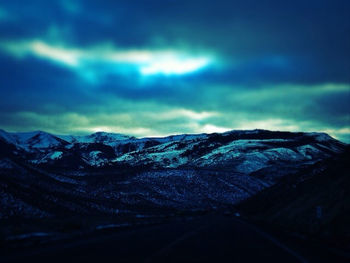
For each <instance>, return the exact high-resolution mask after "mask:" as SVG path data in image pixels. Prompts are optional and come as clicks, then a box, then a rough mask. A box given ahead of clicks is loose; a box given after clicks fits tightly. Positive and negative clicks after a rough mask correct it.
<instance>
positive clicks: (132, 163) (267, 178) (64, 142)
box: [0, 130, 346, 217]
mask: <svg viewBox="0 0 350 263" xmlns="http://www.w3.org/2000/svg"><path fill="white" fill-rule="evenodd" d="M0 144H1V148H2V155H1V158H0V175H1V182H2V184H1V186H0V187H1V188H0V189H1V191H2V194H3V195H5V196H7V197H6V198H5V200H13V202H10V203H9V202H7V201H6V202H5V203H3V206H4V207H6V209H3V210H2V214H1V215H0V217H1V216H2V217H7V216H9V215H13V214H16V215H21V214H23V215H24V214H25V215H26V216H33V215H32V214H31V211H43V214H45V215H46V213H48V214H51V212H52V211H51V212H48V209H47V207H50V206H52V207H57V206H59V207H60V209H58V208H57V209H54V211H61V210H64V211H66V212H68V211H70V212H69V213H73V214H74V211H76V210H75V209H76V208H73V207H74V205H77V204H76V202H78V201H77V200H80V199H81V198H83V200H81V201H79V202H80V203H84V206H88V207H89V208H86V207H85V208H84V209H82V208H79V209H82V210H81V211H85V212H84V213H91V212H92V211H94V213H98V211H100V210H103V211H105V212H106V211H115V209H121V207H124V208H125V209H127V210H129V211H131V210H135V213H136V210H137V209H136V208H137V207H158V208H159V207H163V208H169V209H187V208H188V209H195V208H196V209H197V208H205V209H207V208H213V207H221V206H227V205H232V204H236V203H239V202H240V201H242V200H246V199H247V198H249V197H251V196H254V195H256V194H257V193H259V192H261V191H262V190H264V189H266V188H270V187H271V186H273V185H275V184H276V183H278V182H279V181H280V180H281V179H282V178H284V177H286V176H289V175H292V174H296V173H300V171H302V170H304V169H306V168H307V167H310V166H312V165H315V164H317V163H318V162H321V161H324V160H327V159H329V158H333V157H334V156H337V155H339V154H341V153H342V152H344V151H345V148H346V145H345V144H343V143H341V142H339V141H337V140H335V139H333V138H332V137H330V136H328V135H327V134H324V133H292V132H274V131H266V130H250V131H230V132H225V133H221V134H217V133H214V134H195V135H176V136H169V137H164V138H140V139H138V138H135V137H130V136H125V135H121V134H113V133H103V132H98V133H94V134H91V135H87V136H67V135H64V136H62V135H53V134H49V133H45V132H42V131H36V132H28V133H9V132H5V131H3V130H1V132H0ZM299 179H300V180H303V179H302V175H300V177H299ZM11 185H12V186H13V187H10V186H11ZM28 185H30V189H27V188H28V187H27V186H28ZM36 187H37V192H36V193H35V196H37V198H38V200H39V199H40V200H42V199H45V200H46V202H49V203H50V204H48V205H47V207H46V206H45V207H43V208H41V207H38V203H37V202H36V201H34V202H35V204H32V202H33V200H34V199H35V198H34V199H33V197H31V198H32V200H29V196H32V194H33V193H31V191H33V189H36ZM11 189H12V190H11ZM63 196H64V198H63ZM61 197H62V198H63V199H62V200H61ZM3 200H4V199H3ZM66 200H75V201H74V202H75V204H73V201H71V202H69V203H67V201H66ZM96 200H99V201H98V203H99V205H97V204H96ZM101 200H105V201H106V202H104V201H101ZM79 202H78V203H79ZM107 203H108V206H107V207H105V206H106V204H107ZM14 204H16V205H15V206H13V205H14ZM18 204H20V206H19V207H20V208H18V207H17V205H18ZM27 205H29V207H31V209H29V210H26V209H24V207H27ZM80 205H81V204H80ZM16 207H17V208H16ZM97 207H99V208H97ZM101 207H104V208H101ZM34 208H35V209H34ZM79 209H78V210H79ZM4 211H7V212H4ZM25 211H27V212H25ZM79 211H80V210H79ZM55 213H56V212H55Z"/></svg>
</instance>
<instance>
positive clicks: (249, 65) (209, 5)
mask: <svg viewBox="0 0 350 263" xmlns="http://www.w3.org/2000/svg"><path fill="white" fill-rule="evenodd" d="M349 13H350V1H348V0H308V1H305V0H293V1H281V0H227V1H220V0H216V1H212V0H198V1H196V0H144V1H142V0H118V1H112V0H111V1H101V0H100V1H98V0H94V1H93V0H80V1H79V0H72V1H68V0H60V1H59V0H50V1H47V0H31V1H24V0H2V1H1V2H0V69H1V77H0V128H2V129H5V130H8V131H29V130H45V131H48V132H54V133H59V134H69V133H71V134H84V133H91V132H95V131H101V130H103V131H108V132H118V133H125V134H130V135H135V136H160V135H168V134H179V133H201V132H221V131H226V130H229V129H255V128H262V129H271V130H291V131H324V132H327V133H330V134H331V135H332V136H335V137H337V138H339V139H341V140H344V141H347V142H350V18H349Z"/></svg>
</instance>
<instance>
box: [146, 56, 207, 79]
mask: <svg viewBox="0 0 350 263" xmlns="http://www.w3.org/2000/svg"><path fill="white" fill-rule="evenodd" d="M209 63H210V61H209V59H208V58H204V57H199V58H187V59H180V58H176V57H172V58H166V59H160V61H154V62H151V63H150V64H149V65H146V66H142V67H141V68H140V72H141V74H142V75H146V76H147V75H155V74H163V75H182V74H187V73H191V72H194V71H197V70H199V69H201V68H204V67H206V66H207V65H208V64H209Z"/></svg>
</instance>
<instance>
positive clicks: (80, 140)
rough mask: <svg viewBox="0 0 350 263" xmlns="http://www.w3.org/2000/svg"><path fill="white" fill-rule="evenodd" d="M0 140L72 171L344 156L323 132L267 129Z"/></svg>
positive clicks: (253, 166) (236, 167) (230, 165)
mask: <svg viewBox="0 0 350 263" xmlns="http://www.w3.org/2000/svg"><path fill="white" fill-rule="evenodd" d="M0 140H2V141H3V142H5V143H7V144H10V145H13V146H15V147H16V149H17V151H16V153H15V154H18V155H21V156H25V159H26V160H27V161H28V162H30V163H32V164H36V165H46V166H57V167H60V166H61V167H65V168H67V167H70V166H71V163H72V160H74V166H75V167H70V168H80V169H83V168H87V167H106V166H118V165H119V166H120V165H130V166H147V167H151V168H181V167H202V168H215V167H218V166H219V167H221V168H226V169H228V170H232V171H236V172H240V173H246V174H250V173H252V172H255V171H258V170H261V169H264V168H266V167H268V166H271V165H273V163H278V162H288V161H289V162H291V161H292V162H294V163H310V162H316V161H318V160H320V159H323V158H326V157H327V156H331V155H332V154H336V153H340V152H341V151H342V149H343V148H344V144H342V143H341V142H339V141H337V140H335V139H333V138H332V137H330V136H329V135H327V134H325V133H291V132H273V131H266V130H248V131H230V132H225V133H221V134H216V133H214V134H191V135H175V136H168V137H164V138H140V139H138V138H135V137H131V136H126V135H122V134H114V133H105V132H98V133H94V134H91V135H87V136H73V135H53V134H50V133H46V132H42V131H36V132H27V133H9V132H5V131H3V130H0Z"/></svg>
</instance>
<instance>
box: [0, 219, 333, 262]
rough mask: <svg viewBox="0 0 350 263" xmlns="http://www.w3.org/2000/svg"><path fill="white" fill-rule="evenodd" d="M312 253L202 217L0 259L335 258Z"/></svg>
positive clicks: (235, 222) (243, 226) (240, 224)
mask: <svg viewBox="0 0 350 263" xmlns="http://www.w3.org/2000/svg"><path fill="white" fill-rule="evenodd" d="M304 249H305V248H304ZM313 253H314V254H313ZM309 254H310V253H309ZM311 254H312V257H311V260H310V256H309V257H308V258H305V257H304V256H303V255H301V254H300V253H299V252H297V251H295V250H293V249H292V248H290V247H289V246H287V245H285V244H283V243H282V242H280V241H279V240H277V239H276V238H274V237H272V236H271V235H270V234H267V233H266V232H264V231H262V230H261V229H259V228H257V227H255V226H253V225H251V224H248V223H245V222H244V221H241V220H239V219H235V218H233V217H224V216H203V217H201V218H196V219H193V220H183V221H176V222H170V223H167V224H162V225H156V226H147V227H142V228H138V229H129V230H124V231H120V232H112V233H108V232H106V233H104V234H103V235H101V233H100V234H98V235H96V236H92V237H89V238H85V239H84V240H75V241H70V242H66V243H63V244H58V245H57V244H56V245H55V246H51V247H50V246H48V247H43V248H41V249H37V250H31V251H29V252H28V251H27V252H23V253H21V252H19V253H18V254H17V255H11V257H2V258H1V257H0V259H1V262H37V263H38V262H145V263H151V262H283V263H289V262H338V261H336V260H335V259H331V258H329V257H328V258H327V257H323V256H322V255H316V254H318V253H317V252H316V251H315V252H312V253H311ZM339 262H340V261H339Z"/></svg>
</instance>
